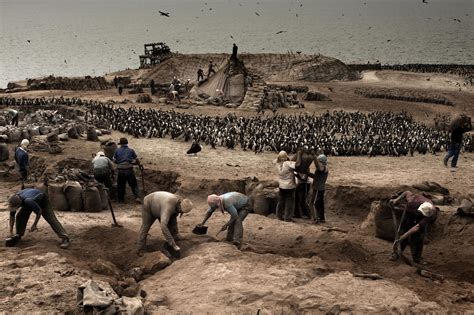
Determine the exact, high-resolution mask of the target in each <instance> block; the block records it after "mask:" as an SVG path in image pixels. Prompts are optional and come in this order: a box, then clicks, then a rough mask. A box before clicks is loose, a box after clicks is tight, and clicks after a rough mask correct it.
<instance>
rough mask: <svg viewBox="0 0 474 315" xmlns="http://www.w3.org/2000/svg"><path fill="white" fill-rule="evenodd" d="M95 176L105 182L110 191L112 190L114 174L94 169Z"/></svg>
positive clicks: (102, 182) (100, 181) (99, 180)
mask: <svg viewBox="0 0 474 315" xmlns="http://www.w3.org/2000/svg"><path fill="white" fill-rule="evenodd" d="M94 178H95V179H96V180H97V181H98V182H99V183H101V184H104V186H105V187H107V189H108V190H109V191H112V176H111V174H110V172H97V171H94Z"/></svg>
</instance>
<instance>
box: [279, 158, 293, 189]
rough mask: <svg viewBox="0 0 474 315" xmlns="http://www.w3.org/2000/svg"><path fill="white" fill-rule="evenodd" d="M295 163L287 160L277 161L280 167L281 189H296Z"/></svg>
mask: <svg viewBox="0 0 474 315" xmlns="http://www.w3.org/2000/svg"><path fill="white" fill-rule="evenodd" d="M295 164H296V162H292V161H285V162H283V163H277V168H278V187H279V188H281V189H295V188H296V182H295V173H294V171H293V170H294V169H295Z"/></svg>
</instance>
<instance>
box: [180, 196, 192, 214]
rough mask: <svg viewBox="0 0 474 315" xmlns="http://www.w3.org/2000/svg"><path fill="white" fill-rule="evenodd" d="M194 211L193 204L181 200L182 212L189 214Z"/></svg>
mask: <svg viewBox="0 0 474 315" xmlns="http://www.w3.org/2000/svg"><path fill="white" fill-rule="evenodd" d="M191 210H193V203H192V202H191V200H189V199H183V200H181V212H182V213H188V212H190V211H191Z"/></svg>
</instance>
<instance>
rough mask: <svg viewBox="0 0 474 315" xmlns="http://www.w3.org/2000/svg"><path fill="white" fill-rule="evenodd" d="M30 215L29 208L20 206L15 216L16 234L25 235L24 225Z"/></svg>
mask: <svg viewBox="0 0 474 315" xmlns="http://www.w3.org/2000/svg"><path fill="white" fill-rule="evenodd" d="M30 215H31V210H28V209H25V208H24V207H21V208H20V211H18V213H17V214H16V218H15V225H16V234H18V235H20V236H23V235H25V231H26V225H27V223H28V220H29V219H30Z"/></svg>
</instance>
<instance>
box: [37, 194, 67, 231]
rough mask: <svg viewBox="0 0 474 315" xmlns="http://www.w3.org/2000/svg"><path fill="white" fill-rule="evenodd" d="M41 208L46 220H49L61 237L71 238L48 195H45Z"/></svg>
mask: <svg viewBox="0 0 474 315" xmlns="http://www.w3.org/2000/svg"><path fill="white" fill-rule="evenodd" d="M41 209H42V210H43V212H42V213H41V216H42V217H43V218H44V220H45V221H46V222H48V224H49V226H51V228H52V229H53V231H54V232H55V233H56V234H57V235H58V236H59V238H61V239H63V240H64V239H69V235H68V234H67V233H66V230H64V228H63V226H62V225H61V223H60V222H59V221H58V218H56V215H55V214H54V211H53V209H51V205H50V202H49V200H48V198H47V197H43V201H42V202H41Z"/></svg>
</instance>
